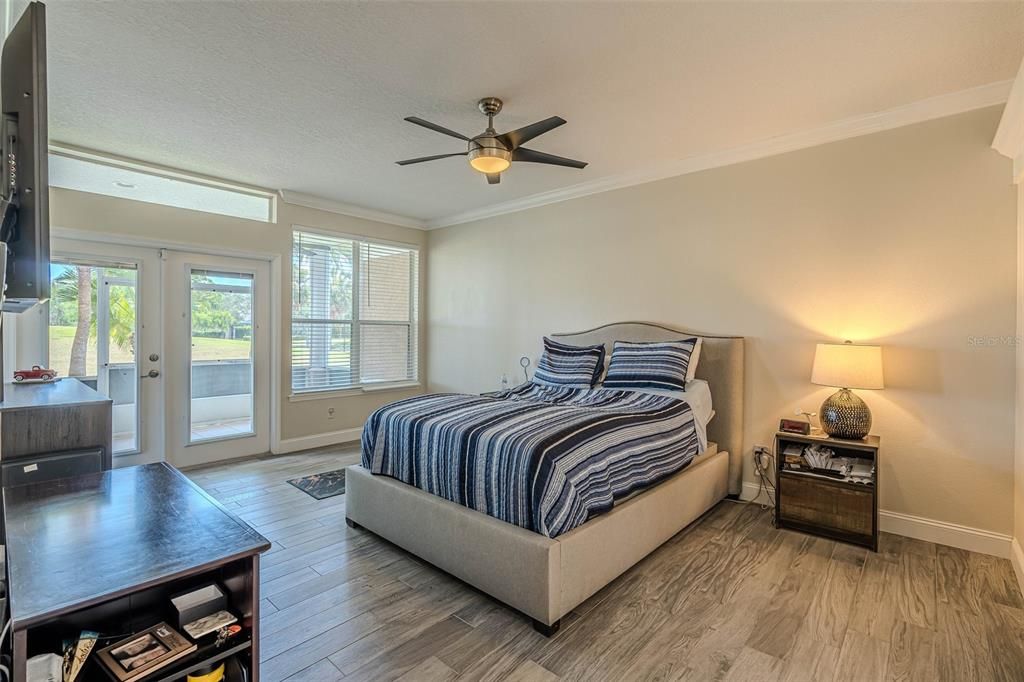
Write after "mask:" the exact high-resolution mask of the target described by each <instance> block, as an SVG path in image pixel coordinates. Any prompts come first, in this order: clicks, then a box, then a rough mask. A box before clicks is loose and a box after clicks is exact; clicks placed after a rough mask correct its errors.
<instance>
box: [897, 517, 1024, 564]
mask: <svg viewBox="0 0 1024 682" xmlns="http://www.w3.org/2000/svg"><path fill="white" fill-rule="evenodd" d="M878 516H879V519H878V523H879V526H880V527H881V529H882V530H883V531H885V532H887V533H895V534H896V535H905V536H906V537H908V538H916V539H918V540H927V541H928V542H934V543H936V544H939V545H948V546H949V547H958V548H960V549H966V550H970V551H972V552H980V553H981V554H991V555H992V556H997V557H1000V558H1002V559H1009V558H1010V542H1011V541H1012V539H1013V538H1011V537H1010V536H1009V535H1003V534H1002V533H994V532H992V531H990V530H984V529H982V528H972V527H971V526H962V525H960V524H958V523H949V522H948V521H937V520H935V519H927V518H924V517H922V516H914V515H912V514H902V513H900V512H894V511H886V510H884V509H880V510H879V511H878Z"/></svg>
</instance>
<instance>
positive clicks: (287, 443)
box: [273, 426, 363, 455]
mask: <svg viewBox="0 0 1024 682" xmlns="http://www.w3.org/2000/svg"><path fill="white" fill-rule="evenodd" d="M362 436H363V427H361V426H360V427H357V428H354V429H341V430H340V431H328V432H327V433H317V434H313V435H312V436H300V437H298V438H283V439H282V440H281V442H280V443H279V444H278V446H277V448H276V449H275V450H273V453H274V454H275V455H283V454H286V453H289V452H298V451H300V450H313V449H315V448H325V447H327V446H329V445H338V444H339V443H352V442H354V441H357V440H359V439H360V438H362Z"/></svg>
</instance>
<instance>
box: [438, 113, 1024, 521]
mask: <svg viewBox="0 0 1024 682" xmlns="http://www.w3.org/2000/svg"><path fill="white" fill-rule="evenodd" d="M999 113H1000V108H999V107H995V108H990V109H986V110H981V111H976V112H971V113H967V114H963V115H959V116H955V117H950V118H947V119H942V120H937V121H932V122H927V123H922V124H918V125H914V126H909V127H905V128H901V129H897V130H892V131H888V132H883V133H878V134H874V135H870V136H865V137H860V138H856V139H851V140H847V141H842V142H837V143H833V144H829V145H825V146H821V147H816V148H813V149H808V150H803V151H799V152H793V153H790V154H785V155H781V156H776V157H772V158H768V159H762V160H758V161H753V162H749V163H744V164H738V165H735V166H730V167H725V168H719V169H714V170H709V171H705V172H701V173H696V174H692V175H686V176H682V177H677V178H672V179H668V180H663V181H659V182H654V183H650V184H646V185H640V186H636V187H631V188H627V189H622V190H618V191H614V192H607V193H604V194H598V195H593V196H589V197H585V198H581V199H575V200H572V201H567V202H563V203H558V204H552V205H549V206H544V207H540V208H536V209H531V210H528V211H522V212H519V213H513V214H509V215H505V216H500V217H497V218H492V219H488V220H484V221H479V222H477V223H473V224H467V225H461V226H454V227H450V228H446V229H442V230H438V231H434V232H431V233H430V235H429V246H428V254H429V261H430V272H429V276H428V280H427V297H428V298H427V300H428V315H429V317H428V333H429V334H430V351H429V362H428V375H429V377H430V381H431V387H432V388H433V389H440V390H447V389H457V390H466V391H481V390H485V389H493V388H495V387H496V386H497V385H498V381H499V378H500V375H501V374H502V373H503V372H504V373H507V374H509V375H510V376H512V377H515V376H517V375H519V376H521V374H520V373H519V368H518V365H517V359H518V357H519V356H520V355H522V354H524V353H526V354H529V355H531V356H533V357H534V358H536V356H537V354H538V352H539V345H540V338H541V335H542V334H544V333H546V332H551V331H573V330H579V329H585V328H588V327H592V326H595V325H598V324H602V323H606V322H611V321H618V320H651V321H658V322H664V323H670V324H675V325H683V326H687V327H690V328H693V329H698V330H703V331H706V332H718V333H726V334H740V335H743V336H746V337H747V338H748V345H747V413H746V420H745V421H746V425H745V427H746V428H745V430H746V444H747V450H748V452H747V455H748V457H747V468H748V471H746V472H745V478H746V480H747V481H753V480H754V477H753V476H752V474H751V471H749V469H750V462H749V451H750V448H751V446H753V445H755V444H770V443H771V437H772V434H773V432H774V428H775V426H776V425H777V424H778V419H779V417H783V416H790V415H792V414H793V411H794V410H795V409H796V408H798V407H799V408H804V409H808V410H814V411H817V409H818V406H819V405H820V404H821V401H822V400H823V399H824V398H825V397H827V396H828V394H829V393H830V392H831V390H830V389H827V388H821V387H816V386H813V385H811V384H810V382H809V377H810V369H811V361H812V357H813V352H814V344H815V342H817V341H820V340H826V339H852V340H854V341H863V342H868V341H870V342H876V343H881V344H883V345H884V347H885V350H884V361H885V372H886V382H887V388H886V389H885V390H884V391H862V392H860V393H861V395H862V396H863V397H864V398H865V400H866V401H867V402H868V404H869V405H870V406H871V408H872V410H873V412H874V416H875V428H874V431H875V432H876V433H878V434H880V435H881V436H882V455H881V456H882V461H883V465H882V468H881V472H880V475H881V507H882V508H883V509H886V510H891V511H895V512H902V513H906V514H913V515H918V516H922V517H927V518H931V519H938V520H942V521H947V522H952V523H958V524H964V525H967V526H972V527H977V528H983V529H987V530H991V531H995V532H998V533H1007V534H1008V533H1010V532H1011V531H1012V527H1013V466H1014V349H1013V344H1012V343H1010V342H1009V339H1010V338H1011V337H1012V336H1013V335H1014V333H1015V310H1014V298H1015V248H1014V244H1015V220H1014V213H1015V203H1016V199H1015V194H1014V189H1013V187H1012V186H1011V184H1010V181H1009V178H1010V162H1009V161H1008V160H1007V159H1005V158H1003V157H1000V156H999V155H998V154H996V153H995V152H994V151H992V150H991V149H990V148H989V145H990V143H991V140H992V135H993V133H994V131H995V128H996V125H997V122H998V118H999ZM529 170H530V169H528V168H523V169H521V170H518V171H517V170H516V169H515V168H513V170H512V173H511V174H510V175H509V177H508V178H507V181H508V182H515V174H516V173H519V172H522V173H527V172H529ZM567 172H569V171H567ZM972 338H974V339H982V340H983V341H982V342H981V343H975V344H972V342H971V339H972ZM712 389H713V387H712Z"/></svg>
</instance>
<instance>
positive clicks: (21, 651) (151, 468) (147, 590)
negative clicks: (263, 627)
mask: <svg viewBox="0 0 1024 682" xmlns="http://www.w3.org/2000/svg"><path fill="white" fill-rule="evenodd" d="M3 502H4V512H5V514H6V520H7V570H8V579H9V595H10V612H11V619H12V625H11V627H12V628H13V633H14V634H13V641H14V667H13V679H14V680H15V682H24V680H25V663H26V661H27V659H28V658H29V657H31V656H34V655H36V654H41V653H57V654H59V653H60V643H61V641H62V640H63V639H65V638H75V639H77V637H78V634H79V632H80V631H81V630H95V631H98V632H100V634H101V635H122V634H123V635H127V634H128V633H134V632H138V631H140V630H143V629H145V628H147V627H150V626H152V625H155V624H156V623H158V622H160V621H167V622H168V623H169V624H171V625H172V626H176V623H175V622H174V619H173V616H172V609H171V603H170V596H171V595H173V594H176V593H178V592H183V591H186V590H188V589H191V588H194V587H197V586H199V585H202V584H205V583H208V582H211V581H216V582H217V583H219V584H220V585H221V586H222V587H224V588H225V591H226V592H227V594H228V600H229V608H230V609H231V610H232V612H233V613H235V615H237V616H238V617H239V622H240V623H241V624H242V626H243V631H242V633H241V634H239V635H237V636H236V637H235V638H233V639H230V640H228V641H227V642H226V643H223V644H221V645H220V646H213V645H212V644H209V645H205V646H204V645H203V644H200V646H199V649H198V650H197V651H195V652H193V653H192V654H189V655H188V656H186V657H184V658H182V659H180V660H178V661H175V662H174V663H172V664H171V665H169V666H167V667H165V668H162V669H160V670H158V671H155V672H153V673H151V674H150V675H147V676H146V677H144V678H142V679H143V680H144V681H145V682H154V681H156V680H179V679H184V678H185V676H186V675H187V674H188V672H189V671H190V670H194V669H196V668H197V667H199V666H201V665H202V664H204V663H210V662H213V661H217V660H221V659H225V658H227V657H229V656H240V657H242V661H243V662H244V663H245V665H246V667H248V669H249V671H250V680H253V681H258V680H259V651H258V647H259V555H260V553H262V552H264V551H266V550H267V549H269V548H270V543H269V542H268V541H267V540H266V539H265V538H264V537H263V536H262V535H260V534H259V533H257V532H256V531H254V530H253V529H252V528H250V527H249V526H247V525H246V524H245V523H243V522H242V521H240V520H239V519H238V518H236V517H235V516H234V515H233V514H231V513H230V512H228V511H227V510H226V509H225V508H224V507H222V506H221V505H220V504H219V503H218V502H217V501H216V500H214V499H213V498H212V497H210V496H209V495H208V494H207V493H206V492H204V491H203V490H202V489H201V488H199V486H197V485H196V484H195V483H193V482H192V481H190V480H189V479H188V478H186V477H185V476H184V475H183V474H182V473H181V472H179V471H178V470H177V469H175V468H173V467H171V466H170V465H167V464H163V463H161V464H147V465H144V466H136V467H128V468H124V469H115V470H113V471H104V472H102V473H97V474H89V475H86V476H81V477H78V478H72V479H61V480H55V481H49V482H44V483H37V484H32V485H25V486H18V487H13V488H7V489H5V490H4V491H3ZM112 641H113V640H111V642H112ZM99 648H100V647H97V649H99ZM89 660H90V662H89V663H87V668H86V669H85V670H83V671H82V679H85V680H90V679H105V677H106V675H105V673H103V672H101V671H100V670H99V669H98V668H97V667H94V666H97V665H98V664H97V663H96V660H95V656H94V655H93V656H90V659H89Z"/></svg>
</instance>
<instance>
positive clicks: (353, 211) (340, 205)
mask: <svg viewBox="0 0 1024 682" xmlns="http://www.w3.org/2000/svg"><path fill="white" fill-rule="evenodd" d="M281 201H283V202H284V203H286V204H292V205H295V206H305V207H306V208H314V209H316V210H318V211H327V212H328V213H337V214H338V215H346V216H350V217H352V218H362V219H364V220H372V221H374V222H378V223H387V224H389V225H398V226H400V227H411V228H414V229H417V230H425V229H427V224H426V222H425V221H423V220H419V219H418V218H412V217H410V216H404V215H399V214H397V213H388V212H387V211H378V210H376V209H372V208H365V207H363V206H356V205H355V204H346V203H344V202H342V201H334V200H333V199H325V198H324V197H318V196H315V195H313V194H303V193H302V192H293V191H292V190H290V189H282V190H281Z"/></svg>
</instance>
